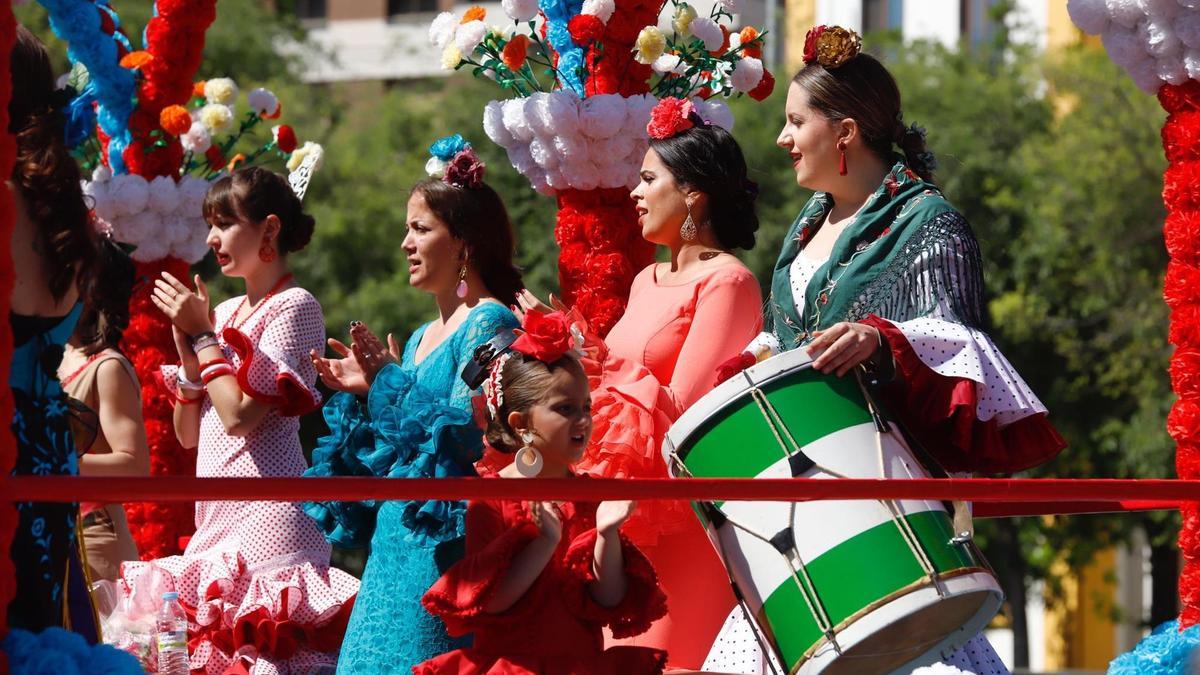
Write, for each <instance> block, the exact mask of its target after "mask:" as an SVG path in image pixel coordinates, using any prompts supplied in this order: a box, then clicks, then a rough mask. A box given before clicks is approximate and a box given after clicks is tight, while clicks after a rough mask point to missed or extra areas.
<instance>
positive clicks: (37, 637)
mask: <svg viewBox="0 0 1200 675" xmlns="http://www.w3.org/2000/svg"><path fill="white" fill-rule="evenodd" d="M0 649H2V650H3V651H4V655H3V656H6V657H7V658H8V664H7V666H8V672H12V673H55V675H76V674H78V675H84V674H85V673H110V674H111V675H126V674H129V675H134V674H135V673H142V672H143V671H142V667H141V665H139V664H138V660H137V659H136V658H135V657H134V656H133V655H132V654H127V653H125V652H123V651H121V650H120V649H117V648H115V647H112V646H109V645H89V644H88V643H87V641H86V640H84V639H83V636H81V635H79V634H78V633H72V632H70V631H66V630H63V629H61V628H47V629H46V630H44V631H42V632H40V633H30V632H29V631H25V630H21V629H19V628H13V629H11V630H10V631H9V632H8V635H6V636H4V642H3V643H0Z"/></svg>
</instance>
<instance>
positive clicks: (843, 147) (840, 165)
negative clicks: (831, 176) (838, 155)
mask: <svg viewBox="0 0 1200 675" xmlns="http://www.w3.org/2000/svg"><path fill="white" fill-rule="evenodd" d="M838 150H841V151H842V161H840V162H838V175H841V176H845V175H846V144H845V143H838Z"/></svg>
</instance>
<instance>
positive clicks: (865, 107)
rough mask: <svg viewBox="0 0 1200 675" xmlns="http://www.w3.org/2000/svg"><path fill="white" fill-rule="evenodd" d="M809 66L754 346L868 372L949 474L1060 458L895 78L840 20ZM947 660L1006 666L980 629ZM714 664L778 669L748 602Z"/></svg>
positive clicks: (740, 669) (821, 366) (814, 49)
mask: <svg viewBox="0 0 1200 675" xmlns="http://www.w3.org/2000/svg"><path fill="white" fill-rule="evenodd" d="M804 60H805V64H806V65H805V66H804V67H803V68H802V69H801V70H800V72H799V73H797V74H796V76H795V77H794V78H793V80H792V83H791V86H790V88H789V90H788V97H787V103H786V105H785V110H784V112H785V116H786V120H785V122H784V126H783V130H782V131H781V132H780V134H779V138H778V140H777V141H776V142H777V144H778V145H779V147H781V148H783V149H784V150H785V151H787V152H788V154H789V155H790V156H791V157H792V164H793V168H794V170H795V172H796V182H797V183H798V184H799V185H801V186H802V187H805V188H809V189H812V190H815V191H816V194H814V195H813V197H812V199H810V200H809V202H808V204H807V205H805V207H804V209H803V210H802V211H801V212H800V215H799V216H798V217H797V218H796V221H795V223H793V225H792V227H791V230H790V231H789V233H788V236H787V238H786V239H785V240H784V248H783V251H782V253H781V255H780V257H779V261H778V263H777V264H776V266H775V274H774V277H773V279H772V282H771V298H770V300H769V302H768V314H769V316H768V319H769V323H770V324H771V329H770V331H769V332H767V333H763V334H761V335H760V336H759V337H758V338H756V339H755V340H754V341H753V342H752V343H751V344H750V345H749V346H748V348H747V351H749V352H751V353H753V354H755V355H756V356H764V355H768V354H776V353H779V352H781V351H784V350H788V349H795V348H797V347H801V348H805V349H807V350H808V352H809V354H811V355H812V356H813V358H814V361H813V367H814V368H816V369H817V370H819V371H822V372H824V373H828V374H832V375H836V376H839V377H840V376H843V375H846V374H847V373H849V372H850V371H851V370H852V369H853V368H855V367H858V366H860V365H862V366H866V367H867V368H868V369H869V370H873V371H874V372H875V373H876V374H877V375H879V377H880V379H881V380H882V381H885V382H890V384H886V385H885V386H884V387H883V391H882V395H883V397H884V398H885V400H886V402H887V403H888V408H889V410H891V411H892V412H893V413H894V414H896V415H898V416H899V417H900V418H901V420H902V421H903V422H904V424H905V426H906V427H907V428H908V430H909V431H910V432H911V433H912V434H913V435H914V436H915V437H916V439H917V440H918V441H919V442H920V443H921V444H922V445H923V446H924V448H925V449H926V450H928V451H929V453H930V454H931V455H933V457H934V458H936V460H937V461H938V462H939V463H940V464H941V465H942V466H943V468H945V469H946V470H947V471H949V472H984V473H1010V472H1014V471H1019V470H1021V469H1025V468H1028V467H1031V466H1034V465H1037V464H1040V463H1042V462H1045V461H1047V460H1049V459H1050V458H1052V457H1054V456H1055V455H1056V454H1057V453H1058V452H1059V451H1060V450H1061V449H1062V448H1063V446H1064V442H1063V440H1062V438H1061V437H1060V436H1059V435H1058V433H1057V432H1056V431H1055V430H1054V427H1053V426H1051V425H1050V423H1049V422H1048V421H1047V420H1046V408H1045V407H1044V406H1043V405H1042V404H1041V402H1040V401H1039V400H1038V399H1037V397H1036V396H1035V395H1034V394H1033V392H1032V391H1031V390H1030V389H1029V387H1028V386H1027V385H1026V384H1025V382H1024V381H1023V380H1022V379H1021V377H1020V376H1019V375H1018V374H1017V373H1016V371H1015V370H1014V369H1013V367H1012V366H1011V365H1010V364H1009V362H1008V361H1007V360H1006V359H1005V358H1004V356H1003V355H1002V354H1001V353H1000V352H999V350H998V349H997V348H996V346H995V344H993V343H992V341H991V340H990V339H989V338H988V336H987V335H986V334H985V333H983V332H982V331H981V330H980V326H981V325H982V321H983V312H984V303H983V298H982V292H983V278H982V274H981V267H982V264H981V260H980V254H979V245H978V244H977V243H976V241H975V236H974V234H973V233H972V231H971V228H970V226H969V225H968V224H967V222H966V220H965V219H964V218H963V216H962V215H961V214H959V213H958V212H957V211H956V210H955V209H954V207H953V206H952V205H951V204H950V203H949V202H947V201H946V200H945V198H943V197H942V194H941V192H940V191H939V190H938V188H937V187H936V186H935V185H933V183H932V174H933V169H934V163H933V156H932V155H931V154H930V153H929V152H928V150H927V149H926V147H925V138H924V130H923V129H920V128H919V127H917V126H916V125H912V126H910V127H906V126H905V125H904V123H903V122H902V121H901V119H902V117H901V112H900V92H899V90H898V89H897V87H896V82H895V80H894V79H893V78H892V76H891V74H890V73H889V72H888V71H887V69H886V68H884V66H883V65H882V64H880V63H879V61H877V60H875V59H874V58H873V57H871V56H870V55H867V54H860V53H859V39H858V36H857V35H855V34H854V33H853V32H851V31H846V30H844V29H841V28H837V27H828V28H826V27H818V28H815V29H813V31H810V33H809V36H808V39H806V41H805V55H804ZM897 149H899V150H900V153H897V152H896V150H897ZM849 582H850V580H848V583H849ZM946 663H947V664H949V665H952V666H954V667H956V668H960V669H962V670H963V671H965V672H971V673H979V674H981V675H983V674H991V673H1007V672H1008V671H1007V670H1006V669H1005V667H1004V665H1003V663H1002V662H1001V661H1000V659H999V658H998V657H997V656H996V654H995V651H994V650H993V649H992V648H991V645H990V644H988V642H987V640H986V638H984V637H983V636H982V635H980V636H977V637H976V638H974V639H973V640H972V641H971V642H969V643H968V644H967V645H966V646H965V647H963V649H961V650H959V651H958V652H957V653H956V654H955V655H954V657H953V658H952V659H950V660H948V661H947V662H946ZM705 669H706V670H712V671H720V672H737V673H748V672H753V673H757V672H771V669H770V668H768V666H767V664H766V663H765V659H764V658H763V656H762V653H761V652H760V651H759V650H758V648H757V647H756V645H755V642H754V639H753V634H752V633H751V632H750V630H749V626H748V625H747V624H746V623H745V619H744V618H743V617H742V613H741V612H740V611H739V610H735V612H734V613H733V614H732V615H731V616H730V618H729V621H727V622H726V626H725V628H724V629H723V631H722V634H721V635H720V636H719V637H718V640H717V643H716V644H715V645H714V647H713V650H712V653H711V654H710V657H709V660H708V661H707V662H706V664H705Z"/></svg>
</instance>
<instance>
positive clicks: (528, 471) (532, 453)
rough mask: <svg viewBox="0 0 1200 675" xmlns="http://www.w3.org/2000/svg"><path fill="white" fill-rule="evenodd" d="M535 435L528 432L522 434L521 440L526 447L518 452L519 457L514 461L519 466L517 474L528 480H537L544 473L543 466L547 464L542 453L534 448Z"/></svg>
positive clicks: (522, 447)
mask: <svg viewBox="0 0 1200 675" xmlns="http://www.w3.org/2000/svg"><path fill="white" fill-rule="evenodd" d="M533 439H534V435H533V434H532V433H530V432H528V431H526V432H525V433H523V434H521V440H522V441H524V443H525V445H523V446H521V448H520V449H519V450H517V456H516V457H515V458H514V459H513V463H514V464H516V465H517V473H519V474H521V475H522V476H524V477H526V478H537V477H538V474H540V473H542V466H543V465H544V464H545V462H544V461H543V460H542V453H540V452H538V449H537V448H535V447H533Z"/></svg>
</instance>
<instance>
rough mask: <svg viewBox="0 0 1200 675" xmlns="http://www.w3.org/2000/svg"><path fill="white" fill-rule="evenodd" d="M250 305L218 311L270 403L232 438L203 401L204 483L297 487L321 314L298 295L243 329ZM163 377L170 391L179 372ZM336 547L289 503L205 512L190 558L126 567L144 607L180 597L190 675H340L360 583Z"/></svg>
mask: <svg viewBox="0 0 1200 675" xmlns="http://www.w3.org/2000/svg"><path fill="white" fill-rule="evenodd" d="M242 302H243V298H242V297H238V298H233V299H231V300H227V301H225V302H223V303H221V304H220V305H219V306H218V307H217V309H216V322H215V324H216V332H217V334H218V335H219V336H220V340H221V348H222V350H223V351H224V352H225V356H226V358H228V359H229V360H230V363H231V364H232V365H233V367H234V369H235V372H236V376H237V380H238V384H239V386H240V387H241V389H242V391H243V392H245V393H246V394H249V395H250V396H251V397H253V398H255V399H257V400H259V401H262V402H266V403H269V404H270V405H271V406H272V409H271V411H270V412H268V413H267V414H266V416H265V417H264V418H263V419H262V421H261V422H260V423H259V424H258V426H257V427H255V428H254V429H253V430H251V431H250V432H249V433H248V434H246V435H245V436H244V437H236V436H231V435H230V434H229V433H227V432H226V430H225V427H224V425H223V424H222V423H221V420H220V418H219V417H218V416H217V411H216V410H215V409H214V408H213V406H212V402H211V400H210V399H207V398H206V399H205V400H204V403H203V410H202V413H201V421H200V444H199V448H198V451H197V459H196V475H197V476H200V477H246V476H263V477H293V476H299V475H301V474H302V473H303V472H304V470H305V469H306V468H307V463H306V462H305V460H304V454H303V452H302V450H301V447H300V436H299V429H300V420H299V417H298V416H299V415H302V414H305V413H307V412H309V411H311V410H314V409H316V407H317V406H318V405H319V404H320V394H319V393H318V391H317V389H316V387H315V384H316V379H317V374H316V371H315V369H314V368H313V365H312V363H311V361H310V360H309V358H308V353H309V350H311V349H317V350H323V349H324V342H325V322H324V317H323V315H322V313H321V306H320V304H319V303H318V302H317V300H316V298H314V297H313V296H312V295H311V294H310V293H309V292H308V291H305V290H304V289H301V288H291V289H288V290H285V291H282V292H280V293H279V294H278V295H275V296H272V297H269V298H267V299H266V300H265V301H264V303H263V304H262V305H260V306H259V307H258V308H256V309H255V311H254V312H253V313H252V314H251V315H250V316H248V317H246V318H245V320H244V321H242V322H241V323H240V324H237V323H235V321H234V316H235V315H236V314H237V312H238V309H239V307H240V306H241V304H242ZM163 375H164V377H163V379H164V381H165V382H166V383H168V386H170V387H173V386H174V383H175V377H176V371H175V367H174V366H168V367H164V369H163ZM329 553H330V547H329V544H328V543H327V542H326V541H325V537H324V536H323V535H322V534H321V533H320V532H319V531H318V530H317V527H316V525H315V524H314V523H313V521H312V519H311V518H309V517H308V516H307V515H305V514H304V512H303V511H302V510H301V509H300V507H299V505H298V504H294V503H291V502H263V501H247V502H241V501H208V502H197V503H196V533H195V534H194V535H193V536H192V539H191V541H190V542H189V544H188V547H187V549H186V550H185V551H184V553H183V555H181V556H172V557H169V558H161V559H158V560H152V561H147V562H128V563H125V564H124V565H123V566H122V579H123V585H124V589H125V590H126V591H127V592H129V593H130V594H131V595H132V597H133V598H134V600H135V601H138V602H141V603H143V604H145V603H147V602H157V598H158V597H160V596H161V593H162V592H163V591H167V590H174V591H177V592H178V593H179V599H180V601H181V602H182V603H183V604H184V606H185V607H186V608H187V610H188V614H189V619H190V622H189V627H188V628H189V630H188V633H189V652H190V654H191V669H192V671H193V672H207V673H222V672H224V671H225V670H226V668H228V667H230V666H231V665H234V664H235V663H236V662H238V661H241V663H242V664H243V665H244V666H246V667H247V670H248V671H249V672H250V673H254V674H256V675H257V674H274V673H283V674H286V673H306V672H309V671H311V670H312V669H314V668H319V667H321V666H326V665H329V666H331V665H334V664H336V661H337V652H338V649H339V648H340V646H341V642H342V635H343V633H344V631H345V625H346V620H347V619H348V618H349V614H350V609H351V606H352V604H353V598H354V596H355V594H356V593H357V592H358V580H356V579H355V578H353V577H352V576H350V575H348V574H346V573H344V572H342V571H340V570H336V569H330V567H329Z"/></svg>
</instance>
